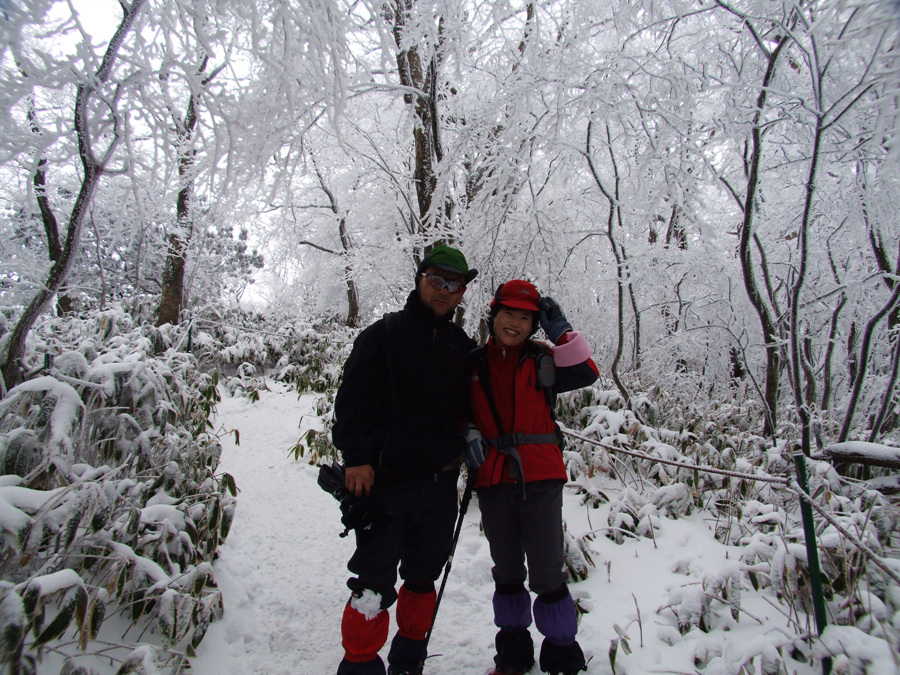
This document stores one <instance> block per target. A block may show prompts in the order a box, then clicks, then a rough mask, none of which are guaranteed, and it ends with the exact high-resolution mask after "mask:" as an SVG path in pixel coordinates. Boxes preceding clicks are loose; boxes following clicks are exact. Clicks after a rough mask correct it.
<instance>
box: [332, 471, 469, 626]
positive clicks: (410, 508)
mask: <svg viewBox="0 0 900 675" xmlns="http://www.w3.org/2000/svg"><path fill="white" fill-rule="evenodd" d="M458 477H459V471H458V470H453V471H443V472H441V473H439V474H435V475H430V476H427V477H423V478H417V479H413V480H409V481H405V482H403V483H400V484H398V485H390V486H385V487H383V488H382V489H379V486H378V484H377V478H376V485H375V487H374V489H373V490H372V501H373V502H374V503H375V505H377V506H378V507H379V508H381V509H382V510H383V512H384V513H385V514H387V516H388V522H387V523H386V525H385V526H384V527H383V528H381V529H380V530H379V531H378V532H375V533H367V532H362V533H360V532H359V531H357V533H356V551H355V552H354V554H353V556H352V557H351V558H350V562H349V563H348V564H347V569H349V570H350V572H351V573H353V574H354V575H355V576H353V577H351V578H350V579H349V580H348V581H347V585H348V586H349V587H350V590H352V591H353V592H354V593H360V592H362V591H363V590H364V589H369V590H372V591H374V592H376V593H379V594H380V595H381V607H382V609H387V608H388V607H390V606H391V605H393V604H394V602H395V601H396V600H397V590H396V589H395V585H396V583H397V573H398V568H399V574H400V578H401V579H403V580H404V581H408V582H411V583H414V584H423V585H427V584H429V583H432V582H434V581H435V580H436V579H438V578H439V577H440V576H441V572H442V571H443V568H444V565H445V564H446V563H447V558H448V557H449V556H450V548H451V544H452V539H453V529H454V526H455V524H456V516H457V512H458V506H457V501H458V500H457V488H456V485H457V479H458Z"/></svg>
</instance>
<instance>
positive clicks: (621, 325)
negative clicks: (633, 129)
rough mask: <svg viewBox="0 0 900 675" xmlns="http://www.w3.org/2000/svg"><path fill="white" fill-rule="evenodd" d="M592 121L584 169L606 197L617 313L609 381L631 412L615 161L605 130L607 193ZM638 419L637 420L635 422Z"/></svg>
mask: <svg viewBox="0 0 900 675" xmlns="http://www.w3.org/2000/svg"><path fill="white" fill-rule="evenodd" d="M593 125H594V122H593V120H591V121H589V122H588V127H587V139H586V142H585V153H584V155H585V158H586V159H587V162H588V166H589V167H590V170H591V174H592V175H593V177H594V182H595V183H596V184H597V187H598V188H599V189H600V192H601V193H602V194H603V196H604V197H606V199H607V201H608V202H609V216H608V217H607V219H606V235H607V237H608V239H609V244H610V247H611V248H612V252H613V257H615V259H616V282H617V283H616V291H617V309H618V321H617V325H618V336H617V341H616V353H615V356H614V357H613V361H612V365H611V366H610V373H611V374H612V378H613V381H614V382H615V383H616V387H617V388H618V389H619V393H621V394H622V398H624V399H625V404H626V405H627V406H628V407H629V408H631V395H630V394H629V392H628V389H627V388H626V387H625V384H624V383H623V382H622V379H621V377H620V376H619V362H620V361H621V360H622V351H623V349H624V346H623V343H624V341H625V335H624V333H625V284H626V279H625V269H624V267H625V263H624V261H623V259H622V253H621V251H620V249H619V244H618V242H617V241H616V237H615V233H614V231H613V226H614V225H615V220H616V211H617V210H618V208H619V170H618V167H617V165H616V158H615V155H613V151H612V141H611V138H610V132H609V126H608V125H607V127H606V136H607V143H606V144H607V148H608V149H609V155H610V161H611V162H612V167H613V177H614V178H613V180H614V183H615V187H614V188H613V192H612V193H610V192H609V191H608V190H607V189H606V186H604V184H603V181H602V180H601V179H600V173H599V172H598V171H597V168H596V167H595V166H594V158H593V155H592V154H591V134H592V132H593ZM632 412H633V413H634V414H635V415H637V411H635V410H632ZM638 419H640V418H638Z"/></svg>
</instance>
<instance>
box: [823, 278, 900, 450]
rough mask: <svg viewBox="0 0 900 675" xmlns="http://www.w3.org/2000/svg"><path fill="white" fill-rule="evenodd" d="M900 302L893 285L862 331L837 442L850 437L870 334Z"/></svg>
mask: <svg viewBox="0 0 900 675" xmlns="http://www.w3.org/2000/svg"><path fill="white" fill-rule="evenodd" d="M898 302H900V284H894V292H893V293H891V297H890V298H888V301H887V302H886V303H885V304H884V306H883V307H882V308H881V309H880V310H878V312H877V313H876V314H875V316H873V317H872V318H871V319H869V322H868V323H867V324H866V328H865V330H864V331H863V339H862V343H861V344H860V347H859V365H858V367H857V371H856V378H855V379H854V381H853V389H852V390H851V392H850V401H849V402H848V403H847V412H846V414H845V415H844V424H843V426H842V427H841V433H840V435H839V436H838V442H839V443H843V442H844V441H846V440H847V436H849V435H850V425H851V424H852V423H853V416H854V415H855V414H856V406H857V405H858V404H859V395H860V392H861V391H862V385H863V382H864V381H865V379H866V373H867V371H868V365H869V351H870V350H871V348H872V334H873V333H874V332H875V327H876V326H877V325H878V323H879V322H880V321H881V320H882V319H883V318H884V317H885V315H886V314H888V313H889V312H891V311H893V310H894V309H895V308H896V307H897V303H898Z"/></svg>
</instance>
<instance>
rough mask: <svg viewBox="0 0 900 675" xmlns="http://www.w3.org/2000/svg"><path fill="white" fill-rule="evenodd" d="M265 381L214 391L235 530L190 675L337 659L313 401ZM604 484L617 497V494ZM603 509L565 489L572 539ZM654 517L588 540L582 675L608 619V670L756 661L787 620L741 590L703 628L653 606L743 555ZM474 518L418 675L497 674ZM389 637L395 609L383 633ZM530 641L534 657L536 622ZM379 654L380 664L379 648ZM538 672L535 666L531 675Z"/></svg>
mask: <svg viewBox="0 0 900 675" xmlns="http://www.w3.org/2000/svg"><path fill="white" fill-rule="evenodd" d="M269 386H270V388H271V391H269V392H261V397H260V400H259V401H258V402H256V403H250V402H249V401H247V400H246V399H242V398H238V399H234V398H231V397H228V396H223V399H222V401H221V403H220V404H219V406H218V412H217V420H216V426H217V428H218V427H223V428H224V429H225V430H226V431H230V430H232V429H238V430H239V431H240V441H241V444H240V445H239V446H236V445H235V444H234V437H233V434H228V435H227V436H223V448H224V452H223V456H222V463H221V466H220V470H221V471H225V472H228V473H231V474H232V475H233V476H234V478H235V481H236V482H237V485H238V488H239V489H240V490H241V492H240V494H239V495H238V506H237V510H236V514H235V520H234V524H233V526H232V529H231V533H230V534H229V536H228V539H227V540H226V542H225V543H224V545H222V546H221V547H220V557H219V559H218V560H217V561H216V563H215V565H214V570H215V574H216V579H217V581H218V583H219V586H220V587H221V589H222V591H223V594H224V604H225V615H224V618H223V619H222V621H220V622H218V623H215V624H213V625H212V626H211V627H210V629H209V632H208V634H207V636H206V638H205V639H204V641H203V642H202V643H201V645H200V648H199V650H198V652H199V653H198V658H196V659H195V660H194V669H195V670H194V672H195V673H196V674H197V675H224V674H226V673H227V674H244V673H247V674H251V673H252V674H262V673H265V674H267V675H286V674H288V673H290V674H293V675H297V674H299V675H331V674H333V673H335V672H336V670H337V665H338V662H339V661H340V659H341V656H342V653H343V650H342V648H341V645H340V618H341V612H342V610H343V605H344V603H345V602H346V599H347V596H348V590H347V588H346V585H345V583H346V578H347V571H346V562H347V560H348V559H349V557H350V555H351V553H352V549H353V542H352V537H347V538H344V539H341V538H339V537H338V534H339V532H340V531H341V525H340V512H339V510H338V506H337V502H335V501H334V499H333V498H332V497H331V496H330V495H327V494H326V493H325V492H323V491H322V490H321V489H319V487H318V485H317V484H316V477H317V473H316V469H315V468H314V467H312V466H309V465H308V464H307V463H306V462H305V461H304V460H303V459H302V458H301V460H300V461H295V460H294V459H293V457H289V456H288V449H289V448H290V447H291V446H292V445H293V444H294V443H295V442H296V441H297V439H298V438H299V437H300V435H301V434H302V433H303V432H305V431H306V429H308V428H310V427H312V426H315V425H318V424H319V422H318V420H317V419H316V417H315V415H314V413H313V412H312V405H313V402H314V400H315V399H314V397H313V396H303V397H302V398H300V399H299V400H298V398H297V395H296V394H295V393H294V392H292V391H289V390H287V389H285V388H284V387H282V386H281V385H278V384H275V383H270V385H269ZM298 425H299V426H298ZM604 489H605V490H606V491H607V492H609V493H610V494H613V493H614V492H616V491H619V490H621V489H622V486H621V485H620V484H618V485H616V484H612V485H606V486H604ZM608 506H609V505H601V506H600V508H598V509H590V510H588V509H587V508H586V507H585V506H581V505H580V503H579V499H578V497H577V496H576V495H574V494H571V493H568V494H567V496H566V502H565V507H564V516H565V519H566V523H567V526H568V528H569V530H570V531H571V532H573V533H574V534H575V535H576V536H577V535H581V534H583V533H585V532H588V531H591V530H593V529H595V528H597V527H600V526H602V525H604V524H605V523H606V522H607V515H608V511H609V508H608ZM662 520H663V522H662V526H661V528H660V529H659V530H658V531H657V534H656V539H655V541H654V540H650V539H644V538H641V539H637V540H634V539H631V540H626V541H625V542H624V543H623V544H621V545H616V544H613V543H612V542H610V541H609V540H607V539H605V538H604V537H602V536H598V537H597V538H596V539H595V540H594V541H593V542H592V544H591V548H592V550H593V556H592V557H593V561H594V564H595V568H594V569H592V570H591V573H590V576H589V577H588V579H586V580H585V581H581V582H578V583H575V584H571V585H570V589H571V591H572V595H573V596H574V597H575V598H576V599H578V600H579V601H580V602H581V603H582V604H583V605H584V606H585V608H586V609H589V610H590V611H589V613H587V614H585V615H584V616H583V617H582V620H581V623H580V626H579V641H580V642H581V644H582V647H583V648H584V651H585V653H586V655H588V656H593V660H592V661H591V663H590V668H589V675H601V674H602V675H608V674H611V673H612V672H613V671H612V668H611V666H610V663H609V657H608V650H609V646H610V641H611V640H613V639H614V638H616V637H617V630H616V628H615V627H614V625H615V624H617V625H618V626H619V627H621V629H624V630H625V631H627V633H628V635H629V636H630V641H629V642H630V646H631V649H632V651H633V653H632V654H631V655H627V654H625V653H624V651H623V650H620V651H619V656H618V660H617V662H616V673H617V675H642V674H644V673H651V672H657V673H690V672H696V666H695V665H694V658H695V657H696V656H698V655H703V654H707V653H708V655H709V656H710V657H714V656H716V655H718V656H719V657H720V658H718V659H716V658H714V659H713V662H716V661H719V665H720V666H724V668H722V669H720V668H715V667H713V664H712V663H711V664H710V667H709V668H708V669H707V671H706V672H710V673H713V672H714V673H716V674H717V675H719V674H721V675H727V674H728V673H732V672H733V673H737V672H738V669H739V664H740V663H741V662H742V661H743V660H745V659H746V658H747V657H748V656H750V657H752V656H753V655H754V654H759V653H760V652H759V649H760V647H759V641H760V640H763V641H765V643H766V644H769V643H770V642H771V641H773V640H777V639H779V637H780V636H782V635H783V632H784V627H785V623H786V619H785V617H784V616H782V615H781V613H780V611H779V610H777V609H775V608H773V607H772V606H771V605H769V604H767V603H765V602H763V601H762V600H761V599H760V598H759V597H758V596H757V595H756V594H755V593H753V592H752V591H750V589H747V588H745V593H744V597H743V603H742V604H743V608H742V609H743V611H744V612H745V614H744V615H743V616H742V620H741V622H740V623H737V622H734V621H733V620H731V618H730V616H729V615H728V612H727V611H726V610H725V609H724V608H719V609H717V610H716V619H715V621H716V626H715V628H714V629H713V630H711V631H710V632H709V633H702V632H700V631H697V630H693V631H691V632H690V633H688V634H687V635H684V636H682V635H680V634H679V632H678V630H677V629H676V628H675V627H674V625H673V624H674V621H673V618H672V614H671V612H670V611H668V610H662V611H657V610H658V609H659V608H660V607H661V606H662V605H664V603H665V601H666V598H667V597H668V595H669V593H670V592H671V591H673V590H675V591H677V590H678V589H683V588H689V587H694V588H697V587H699V586H700V584H701V582H702V580H703V578H704V577H705V576H706V575H709V574H713V575H715V574H717V573H719V572H720V571H722V570H729V569H734V567H735V565H736V564H737V559H738V556H739V551H738V550H737V549H735V548H732V547H726V546H723V545H721V544H720V543H719V542H717V541H716V540H715V539H714V538H713V537H712V535H711V533H710V531H709V528H708V526H707V524H705V523H704V522H703V520H702V518H681V519H678V520H669V519H662ZM479 521H480V514H479V512H478V504H477V499H473V503H472V505H471V507H470V508H469V512H468V515H467V516H466V522H465V524H464V527H463V530H462V535H461V537H460V541H459V546H458V548H457V551H456V556H455V558H454V562H453V566H452V571H451V574H450V578H449V582H448V584H447V589H446V591H445V594H444V598H443V601H442V604H441V607H440V611H439V614H438V618H437V623H436V625H435V629H434V634H433V636H432V640H431V644H430V649H429V652H430V653H431V655H432V656H433V657H434V658H429V660H428V663H427V664H426V668H425V672H426V674H427V675H460V674H463V675H470V674H471V675H484V674H485V673H487V672H488V671H489V670H490V667H491V666H492V665H493V660H492V656H493V639H494V631H495V628H494V625H493V616H492V613H491V594H492V592H493V582H492V579H491V560H490V555H489V552H488V546H487V541H486V540H485V538H484V536H483V535H481V534H480V532H479ZM638 611H640V616H641V623H640V625H639V624H638V623H637V618H638ZM394 630H395V626H394V624H393V612H392V627H391V634H392V635H393V631H394ZM532 635H533V637H534V640H535V646H536V650H539V648H540V635H539V634H538V633H537V632H536V631H535V630H534V627H533V626H532ZM782 639H783V638H782ZM381 653H382V656H383V657H385V656H386V655H387V647H385V649H384V650H383V651H382V652H381ZM725 664H729V665H725ZM792 666H793V667H792V670H791V672H793V673H797V675H810V674H812V673H814V672H818V669H816V668H812V667H810V666H809V665H808V664H798V663H796V662H792ZM538 673H539V668H538V667H537V666H535V667H534V668H533V669H532V671H531V675H537V674H538Z"/></svg>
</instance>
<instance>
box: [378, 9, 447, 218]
mask: <svg viewBox="0 0 900 675" xmlns="http://www.w3.org/2000/svg"><path fill="white" fill-rule="evenodd" d="M414 5H415V0H393V2H392V16H391V17H390V18H391V21H392V26H393V33H394V41H395V43H396V45H397V71H398V73H399V75H400V84H401V85H402V86H403V87H405V88H406V89H407V93H405V94H404V95H403V98H404V100H405V101H406V103H407V105H411V106H413V111H414V113H415V119H416V123H415V127H414V128H413V142H414V161H415V167H414V168H413V180H414V183H415V186H416V199H417V202H418V207H419V213H418V214H416V215H417V216H418V220H419V222H420V224H421V223H425V222H426V220H427V218H428V214H429V212H430V210H431V201H432V198H433V197H434V190H435V187H436V185H437V178H436V176H435V166H434V164H435V159H436V155H437V154H439V153H440V143H439V141H438V138H437V129H438V120H437V101H436V100H435V97H434V91H435V89H436V82H435V76H436V71H437V66H436V63H435V59H436V58H437V56H436V54H435V55H433V56H432V58H431V60H430V61H429V63H428V66H427V68H426V67H424V66H423V64H422V56H421V54H420V52H419V49H418V47H415V46H413V47H410V48H404V44H403V43H404V31H405V30H406V25H407V20H408V19H409V15H410V13H411V11H412V9H413V7H414ZM413 92H415V93H413ZM429 94H431V95H429ZM420 227H424V226H422V225H420Z"/></svg>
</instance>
